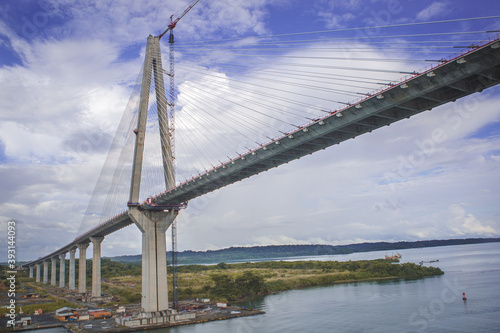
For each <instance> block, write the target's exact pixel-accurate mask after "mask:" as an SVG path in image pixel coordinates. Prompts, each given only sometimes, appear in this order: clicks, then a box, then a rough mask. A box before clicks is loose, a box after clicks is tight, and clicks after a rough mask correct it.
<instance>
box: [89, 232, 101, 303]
mask: <svg viewBox="0 0 500 333" xmlns="http://www.w3.org/2000/svg"><path fill="white" fill-rule="evenodd" d="M103 239H104V237H90V241H91V242H92V245H94V256H93V257H92V297H101V243H102V240H103Z"/></svg>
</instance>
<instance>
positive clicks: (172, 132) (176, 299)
mask: <svg viewBox="0 0 500 333" xmlns="http://www.w3.org/2000/svg"><path fill="white" fill-rule="evenodd" d="M198 2H200V0H196V1H193V2H192V3H191V5H189V6H188V7H187V8H186V9H185V10H184V12H182V14H181V15H179V16H178V17H177V18H176V19H175V20H174V18H173V17H174V15H172V16H170V24H169V25H168V28H167V29H166V30H165V31H163V32H162V33H161V34H160V35H159V36H158V38H159V39H161V38H162V37H163V36H164V35H165V34H166V33H167V32H169V31H170V36H169V38H168V43H169V44H170V73H166V74H167V75H168V76H170V94H169V95H170V96H169V97H170V103H169V102H168V101H167V105H169V106H170V124H169V125H170V128H169V135H170V145H171V148H172V158H174V163H175V117H174V115H175V68H174V42H175V40H174V28H175V26H176V25H177V22H179V20H180V19H181V18H183V17H184V15H186V14H187V13H188V12H189V11H190V10H191V9H192V8H193V7H194V6H195V5H196V4H197V3H198ZM172 282H173V296H174V297H173V300H172V309H178V308H179V282H178V277H177V223H176V221H175V220H174V222H173V223H172Z"/></svg>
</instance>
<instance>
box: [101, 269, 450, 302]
mask: <svg viewBox="0 0 500 333" xmlns="http://www.w3.org/2000/svg"><path fill="white" fill-rule="evenodd" d="M178 271H179V274H178V277H179V279H178V280H179V298H180V299H181V300H182V299H188V298H212V299H217V300H220V301H232V300H241V299H244V298H247V297H251V296H254V295H264V294H270V293H276V292H280V291H284V290H291V289H298V288H304V287H311V286H325V285H332V284H336V283H346V282H356V281H367V280H377V279H389V278H421V277H425V276H433V275H441V274H443V272H442V271H441V270H440V269H439V268H434V267H424V266H420V265H415V264H411V263H405V264H398V263H391V262H389V261H386V260H370V261H348V262H333V261H296V262H280V261H274V262H258V263H242V264H224V263H220V264H218V265H211V266H203V265H186V266H181V267H179V268H178ZM168 283H169V297H170V299H171V298H172V296H173V295H172V292H171V291H172V278H171V269H170V270H169V276H168ZM103 292H105V293H109V294H112V295H114V296H116V297H118V298H119V299H120V302H119V303H123V304H125V303H134V302H139V301H140V298H141V277H140V276H127V277H115V278H110V279H106V280H105V281H104V282H103Z"/></svg>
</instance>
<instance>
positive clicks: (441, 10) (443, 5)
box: [417, 1, 453, 21]
mask: <svg viewBox="0 0 500 333" xmlns="http://www.w3.org/2000/svg"><path fill="white" fill-rule="evenodd" d="M452 10H453V9H452V5H451V4H450V3H448V2H447V1H446V2H445V1H436V2H433V3H432V4H431V5H430V6H429V7H427V8H425V9H422V10H421V11H419V12H418V13H417V20H419V21H429V20H431V19H434V18H436V17H442V16H446V15H447V14H449V13H451V12H452Z"/></svg>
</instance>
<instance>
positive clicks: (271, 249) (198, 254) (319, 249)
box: [109, 238, 500, 265]
mask: <svg viewBox="0 0 500 333" xmlns="http://www.w3.org/2000/svg"><path fill="white" fill-rule="evenodd" d="M491 242H500V238H467V239H445V240H424V241H415V242H375V243H360V244H350V245H269V246H252V247H230V248H227V249H221V250H208V251H182V252H178V253H177V260H178V263H179V264H181V265H186V264H217V263H220V262H232V261H233V262H234V261H242V260H261V259H273V258H283V257H301V256H318V255H335V254H349V253H355V252H371V251H397V250H402V249H412V248H423V247H434V246H448V245H464V244H477V243H491ZM171 257H172V253H171V252H170V251H168V252H167V258H168V259H167V261H168V262H169V264H170V258H171ZM109 259H111V260H113V261H120V262H140V261H141V255H132V256H119V257H111V258H109Z"/></svg>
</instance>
